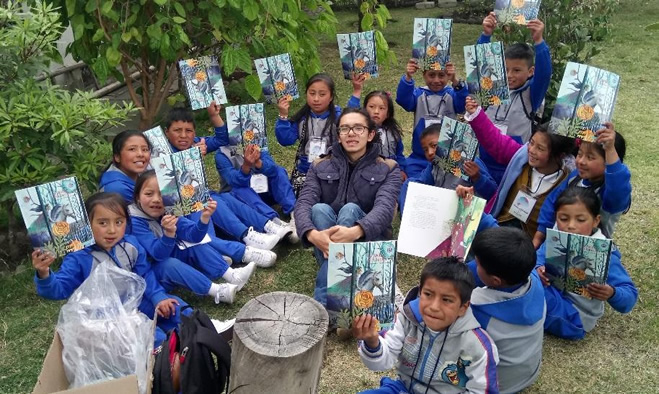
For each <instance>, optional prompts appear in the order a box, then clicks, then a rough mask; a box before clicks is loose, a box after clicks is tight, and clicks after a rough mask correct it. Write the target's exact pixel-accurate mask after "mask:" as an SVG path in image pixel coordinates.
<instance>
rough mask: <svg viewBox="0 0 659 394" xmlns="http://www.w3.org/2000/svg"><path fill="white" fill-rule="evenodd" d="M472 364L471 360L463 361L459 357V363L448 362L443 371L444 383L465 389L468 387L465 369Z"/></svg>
mask: <svg viewBox="0 0 659 394" xmlns="http://www.w3.org/2000/svg"><path fill="white" fill-rule="evenodd" d="M469 364H471V361H470V360H463V359H462V358H460V357H458V361H457V362H455V363H454V362H450V361H449V362H446V363H444V369H442V373H441V378H442V380H443V381H444V382H446V383H448V384H452V385H453V386H460V387H465V386H466V385H467V381H468V380H469V379H468V378H467V374H466V373H465V367H467V366H468V365H469Z"/></svg>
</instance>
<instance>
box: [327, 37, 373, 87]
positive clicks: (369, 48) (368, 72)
mask: <svg viewBox="0 0 659 394" xmlns="http://www.w3.org/2000/svg"><path fill="white" fill-rule="evenodd" d="M336 40H337V42H338V43H339V57H340V58H341V68H342V69H343V77H344V78H345V79H352V74H353V73H356V74H364V76H365V77H366V79H371V78H376V77H377V76H378V62H377V58H376V53H375V36H374V34H373V31H365V32H361V33H350V34H337V35H336Z"/></svg>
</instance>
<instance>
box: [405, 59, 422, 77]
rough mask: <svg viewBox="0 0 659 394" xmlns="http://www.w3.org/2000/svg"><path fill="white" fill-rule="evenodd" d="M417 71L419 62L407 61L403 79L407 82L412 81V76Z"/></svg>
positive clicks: (414, 60)
mask: <svg viewBox="0 0 659 394" xmlns="http://www.w3.org/2000/svg"><path fill="white" fill-rule="evenodd" d="M418 69H419V62H418V61H417V60H416V59H410V60H408V61H407V66H405V78H406V79H407V80H408V81H411V80H412V76H413V75H414V73H415V72H416V70H418Z"/></svg>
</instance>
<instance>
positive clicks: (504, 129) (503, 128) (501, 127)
mask: <svg viewBox="0 0 659 394" xmlns="http://www.w3.org/2000/svg"><path fill="white" fill-rule="evenodd" d="M494 125H495V126H496V127H497V129H499V131H500V132H501V134H503V135H508V125H507V124H502V123H497V122H494Z"/></svg>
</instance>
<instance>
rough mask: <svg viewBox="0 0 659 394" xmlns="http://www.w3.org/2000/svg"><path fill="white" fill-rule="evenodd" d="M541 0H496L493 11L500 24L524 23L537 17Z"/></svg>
mask: <svg viewBox="0 0 659 394" xmlns="http://www.w3.org/2000/svg"><path fill="white" fill-rule="evenodd" d="M540 3H542V0H496V1H495V2H494V13H495V14H496V16H497V22H498V23H500V24H502V25H508V24H511V23H517V24H519V25H526V22H528V21H530V20H533V19H538V11H540Z"/></svg>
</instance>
